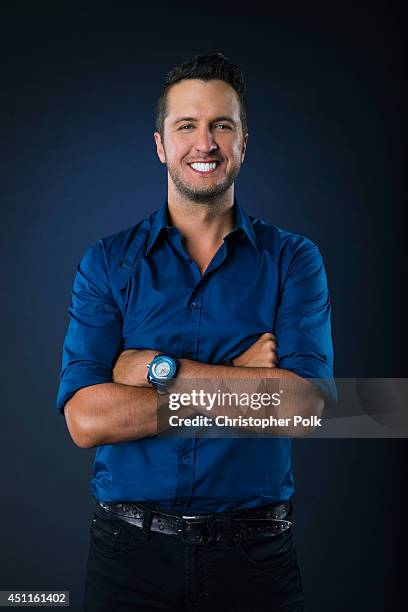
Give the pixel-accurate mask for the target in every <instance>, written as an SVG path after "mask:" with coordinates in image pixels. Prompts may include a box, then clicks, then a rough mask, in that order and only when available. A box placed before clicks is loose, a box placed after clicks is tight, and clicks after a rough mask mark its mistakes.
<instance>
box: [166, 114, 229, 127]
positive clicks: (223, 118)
mask: <svg viewBox="0 0 408 612" xmlns="http://www.w3.org/2000/svg"><path fill="white" fill-rule="evenodd" d="M182 121H195V122H197V119H195V118H194V117H180V118H179V119H176V120H175V121H173V125H176V124H177V123H181V122H182ZM216 121H229V122H230V123H232V124H233V125H236V122H235V121H234V119H233V118H232V117H228V116H227V115H222V116H220V117H215V119H213V120H212V121H211V123H215V122H216Z"/></svg>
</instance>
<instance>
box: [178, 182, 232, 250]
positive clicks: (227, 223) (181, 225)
mask: <svg viewBox="0 0 408 612" xmlns="http://www.w3.org/2000/svg"><path fill="white" fill-rule="evenodd" d="M167 202H168V210H169V217H170V223H171V224H172V225H173V226H174V227H177V229H178V230H179V231H180V233H181V235H182V237H183V238H185V239H186V240H188V241H190V240H200V241H202V242H206V243H213V244H215V243H217V242H219V241H222V239H223V238H224V236H226V235H227V234H229V233H230V232H231V231H232V230H233V228H234V217H233V206H234V185H231V187H230V188H229V189H228V190H227V191H226V192H225V193H223V194H221V195H220V196H218V197H217V198H215V199H213V200H210V201H208V202H194V201H193V200H190V199H189V198H187V197H186V196H185V195H184V194H181V193H180V192H179V191H176V190H170V189H169V191H168V196H167Z"/></svg>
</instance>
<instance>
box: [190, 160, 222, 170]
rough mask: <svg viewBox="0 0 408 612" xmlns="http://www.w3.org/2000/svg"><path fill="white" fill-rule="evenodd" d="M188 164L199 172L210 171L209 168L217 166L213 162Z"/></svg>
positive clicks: (212, 168)
mask: <svg viewBox="0 0 408 612" xmlns="http://www.w3.org/2000/svg"><path fill="white" fill-rule="evenodd" d="M190 165H191V167H192V168H194V170H198V171H199V172H211V170H215V168H216V166H217V164H216V163H215V162H211V163H209V164H205V163H201V162H198V163H193V164H190Z"/></svg>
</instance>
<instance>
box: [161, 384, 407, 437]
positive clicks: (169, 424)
mask: <svg viewBox="0 0 408 612" xmlns="http://www.w3.org/2000/svg"><path fill="white" fill-rule="evenodd" d="M307 383H308V384H305V381H304V380H303V379H302V378H300V377H290V378H288V377H286V378H280V379H278V378H270V379H228V380H227V379H222V380H221V379H218V380H215V379H213V380H209V379H194V380H193V379H190V380H185V379H183V380H177V382H176V383H175V384H174V385H173V386H172V387H171V388H169V389H168V392H167V393H166V394H164V395H162V396H158V410H157V435H158V436H161V437H168V436H171V437H186V436H187V437H189V436H194V437H237V436H238V437H252V436H254V435H255V436H265V437H269V436H271V437H274V436H278V437H279V436H282V437H286V436H288V437H292V436H305V435H307V436H311V437H319V438H322V437H323V438H408V379H406V378H404V379H403V378H399V379H396V378H335V379H334V378H328V379H323V378H320V379H317V378H315V379H308V381H307ZM311 388H314V390H315V391H316V392H317V393H318V396H319V397H324V402H322V401H321V400H320V401H319V400H317V401H316V399H315V395H314V394H312V395H311V394H310V392H309V391H310V389H311Z"/></svg>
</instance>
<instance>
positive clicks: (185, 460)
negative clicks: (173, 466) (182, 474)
mask: <svg viewBox="0 0 408 612" xmlns="http://www.w3.org/2000/svg"><path fill="white" fill-rule="evenodd" d="M189 460H190V457H187V455H184V457H183V461H184V463H188V462H189Z"/></svg>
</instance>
